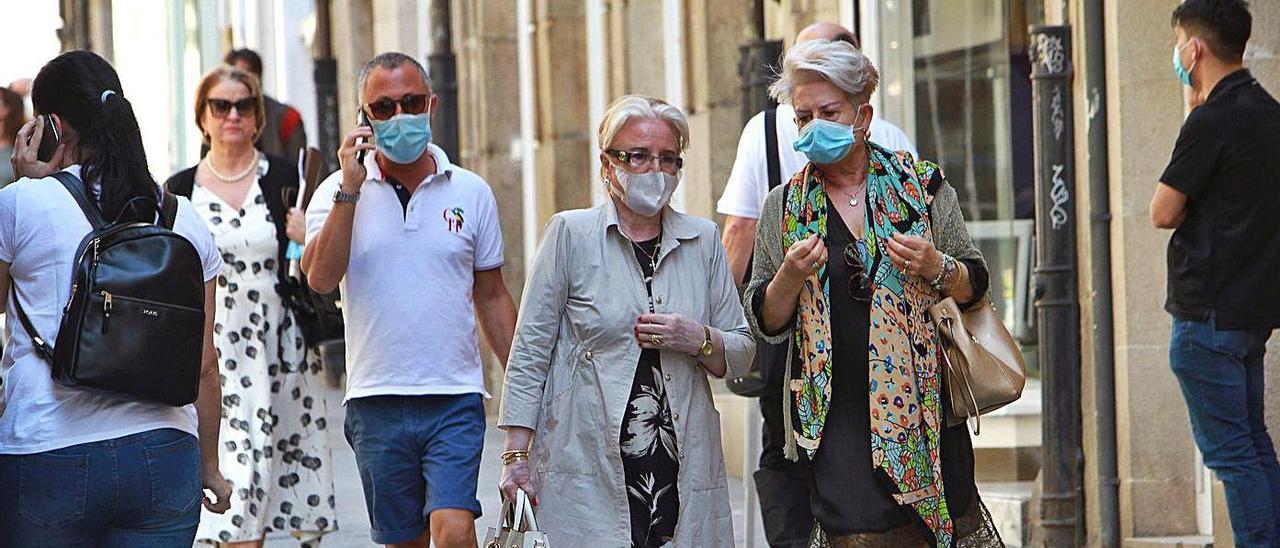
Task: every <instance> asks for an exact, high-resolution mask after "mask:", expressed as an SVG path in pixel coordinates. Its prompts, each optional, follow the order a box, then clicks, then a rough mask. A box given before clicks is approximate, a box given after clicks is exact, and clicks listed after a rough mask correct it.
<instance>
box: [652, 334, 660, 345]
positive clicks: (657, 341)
mask: <svg viewBox="0 0 1280 548" xmlns="http://www.w3.org/2000/svg"><path fill="white" fill-rule="evenodd" d="M649 342H651V343H653V344H662V335H654V336H652V337H649Z"/></svg>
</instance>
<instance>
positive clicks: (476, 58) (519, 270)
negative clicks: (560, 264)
mask: <svg viewBox="0 0 1280 548" xmlns="http://www.w3.org/2000/svg"><path fill="white" fill-rule="evenodd" d="M452 18H453V44H454V50H455V54H456V55H457V67H458V72H457V73H458V104H457V105H456V106H457V108H458V157H457V158H456V159H455V161H456V162H457V163H458V164H459V165H461V166H463V167H465V168H466V169H469V170H471V171H474V172H476V173H477V174H479V175H480V176H481V177H483V178H484V179H485V180H486V181H487V182H488V183H489V186H490V187H491V188H492V189H493V194H494V197H495V198H496V199H497V202H498V215H499V220H500V222H501V224H502V234H503V244H504V256H505V263H504V265H503V267H502V275H503V279H504V280H505V281H506V283H507V287H508V288H510V290H511V295H512V297H513V298H515V300H516V302H517V303H519V302H520V292H521V289H522V284H523V281H524V278H525V269H524V267H525V265H524V247H523V245H522V242H523V240H522V239H521V237H520V235H521V226H522V215H521V211H522V207H523V200H522V198H521V192H520V188H521V186H520V181H521V179H520V159H519V156H518V150H513V148H518V147H519V138H520V97H519V91H520V88H519V86H517V85H515V83H514V82H513V80H514V78H515V75H516V72H517V67H516V59H517V51H516V32H517V29H516V12H515V10H514V9H511V7H510V6H504V5H503V4H502V3H498V2H455V3H454V4H453V6H452ZM441 108H453V106H452V105H441ZM481 344H482V346H484V347H485V348H484V352H483V355H484V356H485V383H486V385H487V386H488V387H489V390H490V391H491V392H492V393H494V394H500V393H501V390H502V377H503V368H502V366H501V364H499V363H498V362H497V360H496V359H494V356H493V354H492V353H491V352H490V349H489V348H488V346H487V343H486V342H485V341H484V340H482V341H481ZM497 405H498V399H497V398H494V399H492V400H489V402H488V406H489V409H490V411H493V412H496V411H497Z"/></svg>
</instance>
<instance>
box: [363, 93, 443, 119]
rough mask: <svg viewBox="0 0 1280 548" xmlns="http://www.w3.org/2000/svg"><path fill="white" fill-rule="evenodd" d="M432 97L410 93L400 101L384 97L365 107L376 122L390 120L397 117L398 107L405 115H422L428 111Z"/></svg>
mask: <svg viewBox="0 0 1280 548" xmlns="http://www.w3.org/2000/svg"><path fill="white" fill-rule="evenodd" d="M430 99H431V96H430V95H427V94H425V93H410V94H407V95H405V96H404V97H401V98H399V99H392V98H390V97H383V98H381V99H378V100H377V101H372V102H369V103H366V104H365V105H364V110H365V112H367V113H368V114H369V117H370V118H373V119H374V120H388V119H390V118H391V117H392V116H395V115H396V105H399V106H400V111H402V112H404V113H405V114H422V113H424V112H426V111H427V104H428V103H430Z"/></svg>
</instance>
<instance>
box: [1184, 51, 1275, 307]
mask: <svg viewBox="0 0 1280 548" xmlns="http://www.w3.org/2000/svg"><path fill="white" fill-rule="evenodd" d="M1160 181H1161V182H1163V183H1164V184H1167V185H1169V186H1171V187H1173V188H1175V189H1177V190H1178V191H1179V192H1182V193H1183V194H1186V195H1187V209H1186V218H1185V219H1183V221H1182V224H1181V225H1180V226H1178V228H1177V230H1174V232H1173V237H1172V238H1171V239H1170V240H1169V257H1168V261H1169V295H1168V300H1167V301H1166V302H1165V310H1167V311H1169V313H1170V314H1173V315H1174V316H1177V317H1179V318H1183V319H1189V320H1196V321H1207V320H1208V318H1209V315H1210V313H1213V315H1214V321H1215V324H1216V325H1217V326H1218V327H1219V328H1221V329H1259V328H1275V327H1280V283H1278V280H1280V278H1278V277H1277V276H1278V274H1277V272H1280V104H1278V103H1276V100H1275V99H1274V98H1272V97H1271V95H1270V94H1269V93H1267V91H1266V90H1265V89H1263V88H1262V86H1261V85H1260V84H1258V81H1257V80H1255V79H1254V78H1253V75H1252V74H1250V72H1249V71H1248V70H1246V69H1240V70H1238V71H1236V72H1233V73H1231V74H1229V75H1227V76H1226V77H1225V78H1223V79H1222V81H1220V82H1218V85H1216V86H1214V88H1213V91H1212V92H1211V93H1210V94H1209V98H1208V99H1207V100H1206V101H1205V103H1204V104H1203V105H1200V106H1199V107H1198V108H1196V109H1195V110H1193V111H1191V115H1190V116H1188V117H1187V120H1186V122H1184V123H1183V125H1182V131H1181V133H1179V134H1178V142H1177V144H1176V145H1175V146H1174V149H1173V157H1172V158H1171V159H1170V160H1169V166H1168V167H1166V168H1165V170H1164V174H1163V175H1161V176H1160Z"/></svg>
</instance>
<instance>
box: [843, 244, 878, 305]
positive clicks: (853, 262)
mask: <svg viewBox="0 0 1280 548" xmlns="http://www.w3.org/2000/svg"><path fill="white" fill-rule="evenodd" d="M844 264H846V265H848V266H849V298H850V299H853V300H855V301H857V302H860V303H869V302H871V295H872V293H874V292H875V288H874V287H872V284H871V277H870V276H868V275H867V267H866V266H865V265H864V264H863V261H862V251H861V250H859V249H858V245H857V244H856V243H854V242H849V245H846V246H844Z"/></svg>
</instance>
